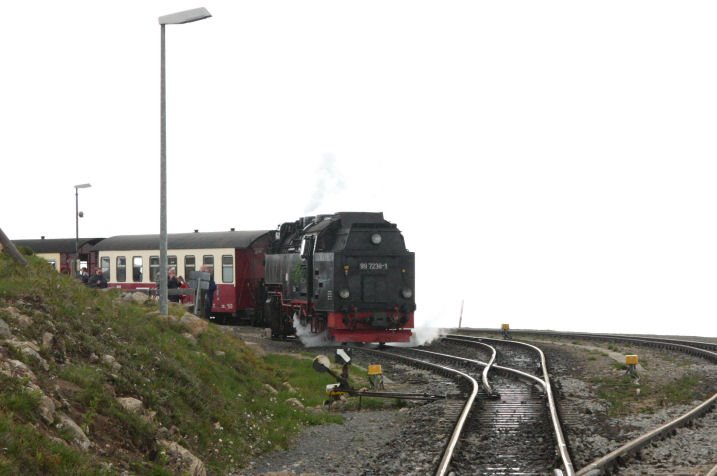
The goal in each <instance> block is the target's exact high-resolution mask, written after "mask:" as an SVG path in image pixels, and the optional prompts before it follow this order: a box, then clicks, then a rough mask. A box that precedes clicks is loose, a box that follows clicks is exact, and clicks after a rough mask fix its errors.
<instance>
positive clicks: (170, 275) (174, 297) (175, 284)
mask: <svg viewBox="0 0 717 476" xmlns="http://www.w3.org/2000/svg"><path fill="white" fill-rule="evenodd" d="M167 289H179V280H177V272H176V271H175V270H174V268H169V271H168V272H167ZM167 299H169V300H170V301H172V302H179V294H170V295H169V297H168V298H167Z"/></svg>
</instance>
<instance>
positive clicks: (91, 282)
mask: <svg viewBox="0 0 717 476" xmlns="http://www.w3.org/2000/svg"><path fill="white" fill-rule="evenodd" d="M87 286H89V287H91V288H99V289H104V288H106V287H107V280H106V279H105V275H104V274H103V273H102V268H95V274H93V275H92V277H90V279H88V280H87Z"/></svg>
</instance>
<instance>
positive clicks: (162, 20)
mask: <svg viewBox="0 0 717 476" xmlns="http://www.w3.org/2000/svg"><path fill="white" fill-rule="evenodd" d="M211 16H212V14H211V13H209V10H207V9H206V8H204V7H200V8H193V9H191V10H184V11H182V12H177V13H170V14H169V15H162V16H161V17H159V24H160V25H181V24H182V23H191V22H193V21H199V20H204V19H205V18H209V17H211Z"/></svg>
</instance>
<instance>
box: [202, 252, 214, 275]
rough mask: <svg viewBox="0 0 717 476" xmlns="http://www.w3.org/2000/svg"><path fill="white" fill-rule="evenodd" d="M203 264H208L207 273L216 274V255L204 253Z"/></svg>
mask: <svg viewBox="0 0 717 476" xmlns="http://www.w3.org/2000/svg"><path fill="white" fill-rule="evenodd" d="M202 264H203V265H204V266H206V268H207V273H210V274H214V256H212V255H204V256H202Z"/></svg>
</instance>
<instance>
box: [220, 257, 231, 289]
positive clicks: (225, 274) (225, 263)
mask: <svg viewBox="0 0 717 476" xmlns="http://www.w3.org/2000/svg"><path fill="white" fill-rule="evenodd" d="M232 281H234V260H233V259H232V255H222V283H231V282H232Z"/></svg>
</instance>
